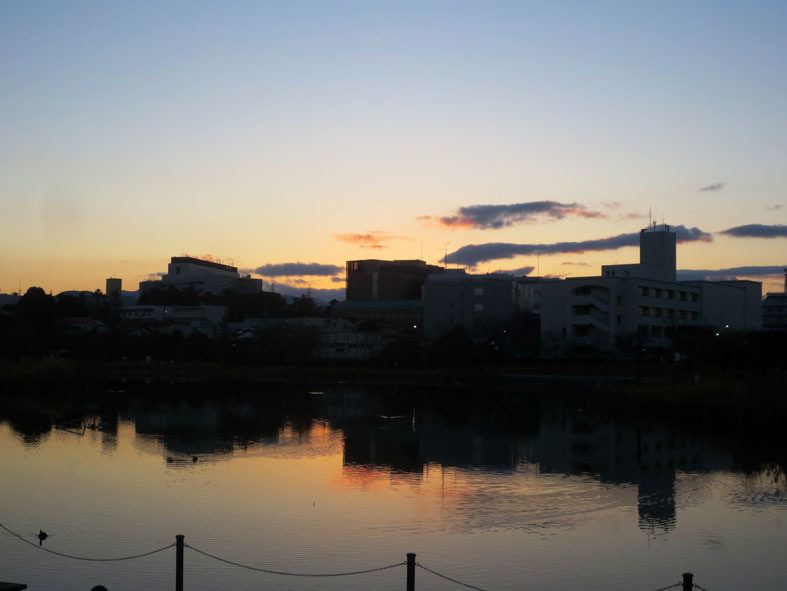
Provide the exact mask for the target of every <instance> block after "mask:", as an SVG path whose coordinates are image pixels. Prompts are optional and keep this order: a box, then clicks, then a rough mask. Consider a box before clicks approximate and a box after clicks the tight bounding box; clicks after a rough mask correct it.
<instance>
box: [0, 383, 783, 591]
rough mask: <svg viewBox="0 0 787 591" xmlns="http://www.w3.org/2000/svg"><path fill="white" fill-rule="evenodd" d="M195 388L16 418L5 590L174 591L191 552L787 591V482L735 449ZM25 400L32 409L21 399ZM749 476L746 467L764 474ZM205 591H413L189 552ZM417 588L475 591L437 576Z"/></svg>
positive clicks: (538, 420)
mask: <svg viewBox="0 0 787 591" xmlns="http://www.w3.org/2000/svg"><path fill="white" fill-rule="evenodd" d="M235 388H236V387H223V388H214V389H213V390H211V389H205V388H203V389H201V390H200V391H198V392H193V391H189V389H187V388H185V387H180V388H175V389H166V388H165V389H162V388H159V389H155V390H152V391H149V392H146V391H142V392H140V391H133V392H132V391H130V390H128V391H122V392H118V391H114V392H103V393H95V394H93V395H91V396H80V397H77V399H73V398H70V399H68V400H63V399H58V398H54V399H53V398H51V397H50V398H47V399H45V400H31V401H29V402H28V403H27V404H24V403H10V402H6V403H4V404H3V407H2V409H0V413H1V414H0V419H2V422H0V450H2V452H1V453H0V475H1V476H0V507H2V508H1V509H0V523H2V524H3V525H4V526H6V527H8V528H9V529H11V530H13V531H14V532H17V533H18V534H20V535H21V536H22V537H23V538H25V539H26V540H28V541H29V542H32V543H33V544H35V547H33V546H32V545H29V544H25V543H23V542H22V541H20V540H18V539H17V538H15V537H14V536H12V535H11V534H10V533H7V532H6V531H0V578H2V579H3V580H11V581H17V582H23V583H26V584H27V585H28V586H29V588H30V589H36V590H46V589H66V590H69V589H73V590H81V589H90V588H91V587H92V586H93V585H95V584H99V583H101V584H103V585H105V586H107V587H108V588H109V589H110V590H112V591H119V590H123V589H129V590H131V589H141V588H155V589H161V588H171V587H173V586H174V567H175V551H174V548H169V549H167V550H165V551H163V552H160V553H158V554H155V555H152V556H149V557H145V558H139V559H136V560H131V561H122V562H86V561H80V560H75V559H69V558H64V557H60V556H56V555H53V554H49V553H46V552H43V551H41V550H40V548H39V547H38V539H37V537H36V534H37V533H38V531H39V529H44V530H46V531H47V532H48V534H49V537H48V539H47V540H45V541H44V543H43V546H42V547H43V548H46V549H49V550H53V551H56V552H61V553H65V554H70V555H75V556H80V557H93V558H112V557H123V556H129V555H134V554H139V553H144V552H147V551H149V550H154V549H157V548H160V547H163V546H166V545H168V544H170V543H172V542H174V541H175V536H176V534H183V535H185V540H186V543H187V544H190V545H192V546H193V547H195V548H198V549H200V550H202V551H205V552H207V553H210V554H214V555H217V556H219V557H222V558H225V559H228V560H230V561H233V562H238V563H242V564H244V565H248V566H252V567H260V568H266V569H273V570H277V571H287V572H291V573H302V574H313V573H336V572H344V571H356V570H365V569H368V568H373V567H381V566H387V565H392V564H396V563H399V562H402V561H404V560H405V554H406V553H407V552H415V553H416V554H417V560H418V562H419V563H421V564H423V565H424V566H426V567H429V568H431V569H433V570H435V571H438V572H440V573H443V574H445V575H447V576H450V577H452V578H455V579H458V580H461V581H463V582H466V583H468V584H470V585H474V586H477V587H480V588H483V589H488V590H490V591H494V590H500V591H505V590H513V589H522V588H527V589H533V590H541V589H543V590H547V589H549V590H554V589H561V590H571V589H577V590H580V589H605V590H613V591H614V590H621V591H622V590H624V589H625V590H630V589H642V590H643V591H647V590H649V589H656V588H659V587H663V586H666V585H670V584H672V583H676V582H678V581H679V579H680V575H681V573H682V572H685V571H691V572H693V573H695V577H696V578H695V581H696V582H697V583H698V584H700V585H701V586H702V587H704V588H706V589H708V590H709V591H715V590H721V589H744V588H746V589H760V590H764V591H769V590H776V589H783V588H784V582H785V581H787V565H785V561H784V560H783V553H784V547H785V543H786V542H787V529H786V528H785V518H787V510H786V509H787V502H785V499H784V497H783V494H782V493H783V490H784V476H783V472H782V471H781V470H780V468H779V467H778V466H776V465H770V464H768V462H767V461H764V460H763V461H762V462H756V461H755V462H754V464H753V465H754V466H755V467H754V468H752V463H751V460H752V459H751V458H750V457H749V458H747V462H741V460H740V458H739V456H740V454H739V453H738V451H737V449H738V448H737V447H736V443H735V441H729V440H726V439H724V438H721V439H720V438H719V437H718V436H716V435H715V434H712V433H706V432H702V433H699V432H698V431H697V429H696V428H692V427H691V426H688V427H687V426H686V425H680V426H679V425H676V424H674V423H673V422H672V421H671V420H668V419H666V418H662V419H659V420H656V419H652V418H639V419H636V420H634V419H632V418H625V417H624V418H621V417H619V416H614V415H612V414H610V413H608V412H604V411H602V410H599V409H592V408H585V407H583V406H578V405H577V403H575V402H570V401H567V400H562V399H550V398H540V399H539V398H535V397H531V396H508V397H494V396H491V395H487V394H484V393H476V394H474V395H472V396H468V395H466V394H464V395H459V394H456V395H452V394H450V393H447V394H444V395H439V396H438V395H434V394H433V393H427V394H423V393H417V392H396V393H394V392H391V391H371V390H363V389H351V388H347V387H332V388H326V389H325V390H324V391H320V392H311V393H310V392H306V391H304V392H271V391H269V390H262V389H259V390H255V389H254V388H244V389H243V391H236V390H235ZM16 402H19V401H16ZM744 464H745V465H744ZM185 563H186V569H185V582H186V588H187V589H194V590H198V589H228V588H231V589H238V590H241V589H259V588H262V587H265V586H268V587H276V588H278V589H337V590H338V589H358V590H360V589H370V588H373V589H404V584H405V569H404V567H401V566H400V567H396V568H392V569H388V570H384V571H379V572H375V573H369V574H363V575H356V576H351V577H338V578H332V577H331V578H311V577H287V576H281V575H272V574H265V573H260V572H255V571H252V570H248V569H244V568H240V567H238V566H233V565H229V564H226V563H222V562H218V561H216V560H213V559H210V558H208V557H205V556H203V555H200V554H198V553H196V552H195V551H194V550H191V549H190V548H186V552H185ZM416 588H429V589H461V587H459V586H457V585H456V584H454V583H451V582H449V581H446V580H444V579H440V578H438V577H436V576H434V575H432V574H430V573H428V572H426V571H425V570H422V569H418V571H417V573H416Z"/></svg>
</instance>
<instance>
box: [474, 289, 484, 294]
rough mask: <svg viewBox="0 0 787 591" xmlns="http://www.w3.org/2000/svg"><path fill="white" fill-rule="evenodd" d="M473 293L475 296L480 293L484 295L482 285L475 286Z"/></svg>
mask: <svg viewBox="0 0 787 591" xmlns="http://www.w3.org/2000/svg"><path fill="white" fill-rule="evenodd" d="M473 295H475V296H482V295H484V288H483V287H476V288H475V289H474V290H473Z"/></svg>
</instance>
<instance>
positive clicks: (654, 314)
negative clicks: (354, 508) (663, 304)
mask: <svg viewBox="0 0 787 591" xmlns="http://www.w3.org/2000/svg"><path fill="white" fill-rule="evenodd" d="M650 315H651V317H653V318H661V308H651V309H650Z"/></svg>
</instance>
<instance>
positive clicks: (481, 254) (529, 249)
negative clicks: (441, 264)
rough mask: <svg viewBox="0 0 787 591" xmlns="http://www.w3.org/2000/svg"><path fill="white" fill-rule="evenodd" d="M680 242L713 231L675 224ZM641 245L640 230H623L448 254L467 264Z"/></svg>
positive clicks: (479, 246) (470, 248)
mask: <svg viewBox="0 0 787 591" xmlns="http://www.w3.org/2000/svg"><path fill="white" fill-rule="evenodd" d="M672 229H673V230H674V231H675V233H676V234H677V240H678V242H696V241H702V242H710V241H712V240H713V238H712V237H711V235H710V234H708V233H707V232H703V231H702V230H700V229H699V228H686V227H685V226H673V227H672ZM638 245H639V232H635V233H632V234H619V235H617V236H610V237H608V238H598V239H596V240H583V241H579V242H556V243H554V244H512V243H506V242H490V243H487V244H470V245H467V246H463V247H462V248H460V249H459V250H457V251H455V252H453V253H451V254H449V255H448V260H449V261H451V262H452V263H457V264H459V265H463V266H467V267H475V266H476V265H477V264H478V263H483V262H486V261H494V260H498V259H510V258H513V257H515V256H521V255H550V254H569V253H572V254H576V253H582V252H586V251H598V250H617V249H618V248H625V247H626V246H638Z"/></svg>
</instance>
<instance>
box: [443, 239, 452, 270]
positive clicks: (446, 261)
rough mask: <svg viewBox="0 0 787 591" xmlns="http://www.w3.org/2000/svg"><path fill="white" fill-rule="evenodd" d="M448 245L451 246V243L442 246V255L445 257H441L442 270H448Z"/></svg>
mask: <svg viewBox="0 0 787 591" xmlns="http://www.w3.org/2000/svg"><path fill="white" fill-rule="evenodd" d="M449 244H451V243H450V242H446V243H445V244H443V252H444V255H445V256H444V257H443V269H447V268H448V245H449Z"/></svg>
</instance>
